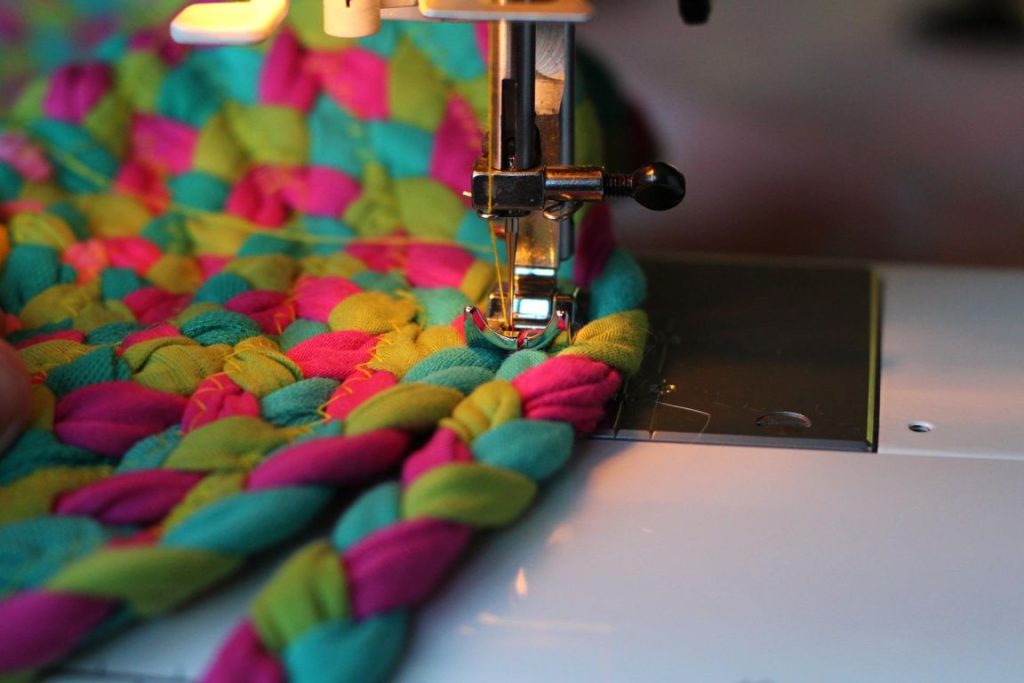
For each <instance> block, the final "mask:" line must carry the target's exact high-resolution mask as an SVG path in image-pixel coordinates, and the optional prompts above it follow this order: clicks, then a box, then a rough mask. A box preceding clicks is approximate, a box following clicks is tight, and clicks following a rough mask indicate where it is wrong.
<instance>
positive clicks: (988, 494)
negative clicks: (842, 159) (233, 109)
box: [53, 0, 1024, 683]
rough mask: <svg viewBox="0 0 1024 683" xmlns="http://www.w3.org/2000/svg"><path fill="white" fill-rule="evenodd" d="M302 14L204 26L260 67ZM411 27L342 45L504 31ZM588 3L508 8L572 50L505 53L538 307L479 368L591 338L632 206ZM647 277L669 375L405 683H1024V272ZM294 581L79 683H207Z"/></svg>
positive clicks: (368, 24) (517, 279) (720, 266)
mask: <svg viewBox="0 0 1024 683" xmlns="http://www.w3.org/2000/svg"><path fill="white" fill-rule="evenodd" d="M283 4H284V3H282V2H278V3H274V2H266V3H250V4H249V6H245V5H240V6H236V7H233V6H229V5H216V4H211V5H202V6H196V7H194V8H190V10H188V11H189V12H192V14H183V15H182V16H181V23H179V24H178V30H179V31H185V32H186V33H185V34H180V35H181V37H184V38H187V37H188V35H193V36H205V39H209V38H210V37H211V34H210V33H209V28H210V26H218V27H223V26H224V25H223V24H219V23H217V21H215V20H217V16H216V14H217V13H218V12H232V13H234V14H233V15H232V16H231V17H230V18H231V19H232V22H231V23H230V24H229V25H228V29H230V30H228V29H223V30H225V31H227V32H226V33H224V34H223V35H219V36H213V37H217V38H218V39H223V40H227V39H231V40H235V39H238V40H250V39H252V38H253V37H254V36H255V35H257V33H259V32H261V31H264V30H271V29H272V28H273V26H274V25H275V24H276V23H277V22H278V21H280V18H281V17H282V16H283V14H281V12H282V11H283V10H282V8H281V5H283ZM235 5H238V3H235ZM413 5H415V3H411V2H408V3H407V2H401V0H399V2H389V1H388V0H384V2H365V3H363V2H360V0H352V2H351V5H350V4H349V3H348V2H346V1H345V0H337V1H336V2H332V0H328V2H327V3H325V8H326V9H327V12H326V15H325V18H326V21H325V28H326V29H327V30H328V31H332V32H335V33H343V32H344V33H343V34H345V35H352V34H353V33H354V34H357V35H358V34H362V33H365V32H367V31H371V30H373V28H374V27H375V26H376V25H377V23H378V22H379V21H380V19H381V17H383V18H385V19H389V18H410V17H413V16H414V17H415V18H418V19H421V18H423V17H427V18H431V17H432V16H433V18H454V17H453V16H448V17H446V16H445V15H444V14H443V12H450V11H458V12H463V14H461V15H459V17H458V18H462V19H475V20H478V19H488V18H495V15H494V14H487V13H489V12H493V11H498V10H497V9H495V8H494V7H490V6H482V5H481V4H480V3H478V2H475V1H474V0H444V1H441V0H437V1H435V0H420V2H419V4H418V5H415V6H413ZM585 6H586V5H585V3H583V2H568V1H564V2H563V1H562V0H552V1H551V2H538V3H530V4H526V3H524V4H522V5H517V4H515V3H509V4H506V5H502V6H501V8H500V9H501V11H505V12H513V13H514V12H519V13H522V14H520V18H523V19H529V20H531V21H538V22H539V21H541V20H543V19H545V18H548V19H552V18H553V19H554V20H555V22H556V24H558V25H559V26H558V28H557V30H552V29H549V28H538V29H537V31H536V32H535V34H534V38H533V39H531V38H530V36H529V35H528V34H529V32H528V31H527V32H525V33H527V35H525V36H524V31H523V30H522V28H523V27H522V26H518V25H516V22H511V23H504V24H503V25H499V27H498V28H497V29H496V35H497V37H498V40H497V41H495V42H494V43H493V44H494V45H496V47H495V55H496V56H497V57H500V58H501V59H499V60H498V61H499V63H500V64H499V67H498V68H497V69H495V74H496V75H495V76H493V78H494V80H493V81H492V86H493V88H494V90H495V92H494V94H493V97H494V98H495V102H496V104H497V105H498V106H496V107H494V110H495V111H496V112H498V115H497V118H495V119H494V120H492V121H491V135H490V137H489V143H488V150H489V152H488V154H487V155H485V156H484V157H483V158H482V159H481V162H480V163H479V164H478V166H477V168H476V170H475V171H474V173H473V176H472V178H471V179H467V184H468V185H470V186H471V188H472V189H471V194H472V199H473V202H474V204H475V205H476V207H477V209H478V210H480V211H481V212H482V213H484V214H486V215H488V216H492V217H493V219H494V220H495V222H496V223H497V224H498V225H497V226H496V227H497V229H498V230H499V231H500V232H501V234H502V236H503V238H504V239H505V240H506V244H507V253H508V256H509V263H508V264H507V270H508V272H509V273H511V274H512V275H513V284H512V285H511V286H510V287H508V289H507V290H498V291H496V292H495V294H494V296H493V297H492V300H491V301H492V303H491V306H490V307H489V308H488V309H487V310H484V311H477V312H474V314H473V315H472V316H469V319H470V322H471V324H472V327H471V328H470V332H471V334H476V337H475V341H476V342H477V343H486V344H492V343H493V344H497V345H499V346H504V347H506V348H520V347H523V346H533V345H542V344H544V343H546V342H548V341H550V337H551V335H552V334H557V333H560V332H562V331H565V330H571V327H572V324H573V315H574V309H573V301H572V294H571V293H560V292H557V291H554V290H553V289H552V280H551V279H550V278H551V276H552V273H551V272H550V271H551V268H554V267H557V263H558V261H559V260H560V259H561V258H562V257H563V256H565V255H566V254H567V253H569V252H570V250H571V239H570V236H571V234H572V224H571V220H570V219H571V211H570V209H572V208H574V206H575V203H576V202H579V201H585V200H597V199H600V198H602V197H603V196H606V195H609V194H615V193H617V191H618V188H619V187H620V186H627V185H628V181H626V180H623V179H620V178H619V177H617V176H613V175H610V174H606V173H605V172H604V171H602V170H600V169H582V170H581V169H576V168H573V167H572V154H571V137H572V135H571V126H566V123H565V119H564V118H562V117H563V116H564V112H565V110H564V108H560V109H557V110H556V109H555V105H556V104H558V105H559V107H564V102H563V99H564V98H562V97H561V96H560V95H559V94H557V93H558V92H564V90H565V89H570V84H571V78H572V75H571V66H570V65H571V61H572V60H571V59H570V58H568V57H567V55H569V54H571V49H570V48H571V46H572V42H573V31H572V28H571V24H572V23H574V22H575V21H579V20H582V19H583V18H585V16H584V15H585V12H584V10H582V9H580V8H582V7H585ZM556 8H557V11H556ZM549 10H551V12H550V13H546V12H548V11H549ZM699 10H700V8H697V13H698V14H700V11H699ZM587 11H589V10H587ZM690 11H694V10H693V9H692V5H691V10H690ZM344 12H350V14H349V15H347V17H348V19H347V20H346V21H341V19H340V17H342V16H343V14H344ZM432 12H433V13H435V14H433V15H431V13H432ZM466 12H469V14H466ZM472 12H476V13H477V14H473V13H472ZM532 12H537V14H532ZM559 12H564V14H559ZM572 12H576V14H573V13H572ZM545 13H546V14H545ZM542 15H543V16H542ZM185 19H188V20H189V21H184V20H185ZM504 19H505V21H506V22H508V17H505V18H504ZM190 22H191V23H190ZM211 22H212V23H211ZM218 30H221V29H218ZM188 31H193V32H195V31H198V33H193V34H187V32H188ZM204 31H206V33H204ZM531 40H535V41H536V42H533V43H532V44H534V45H536V46H538V47H541V46H551V49H550V50H549V51H545V52H544V54H545V55H547V57H550V58H551V60H552V61H551V62H550V64H551V65H553V66H549V62H546V61H543V60H540V59H538V61H537V62H535V63H534V67H536V68H535V69H533V70H531V69H530V68H529V64H526V63H525V62H528V61H529V60H528V57H529V53H530V49H529V46H530V45H531ZM541 63H543V64H544V67H543V68H544V69H545V70H544V71H541V67H540V64H541ZM531 71H537V72H540V73H541V74H542V75H543V77H544V78H543V79H539V80H538V81H537V82H538V83H539V84H543V86H544V87H547V86H548V85H551V84H548V83H547V81H546V80H544V79H548V78H550V79H551V80H553V81H555V85H554V86H552V92H549V93H547V94H546V95H545V96H544V97H538V98H536V99H535V100H534V102H533V106H532V107H529V106H526V105H527V104H529V102H528V99H527V98H526V97H524V96H523V93H522V88H519V90H518V91H517V90H516V87H518V86H502V85H500V84H501V83H504V82H508V81H511V82H513V83H524V82H528V81H529V80H530V78H529V77H526V76H524V74H528V73H530V72H531ZM559 89H561V90H559ZM526 90H529V88H526ZM540 90H541V87H538V88H537V89H536V90H535V92H539V91H540ZM531 112H532V113H533V114H534V116H535V119H536V122H537V128H539V129H540V131H541V140H542V142H543V144H542V151H541V153H540V154H534V152H535V151H531V150H530V147H531V145H529V144H526V141H525V140H524V136H523V135H522V131H527V130H533V129H534V125H533V123H532V122H528V121H526V120H525V119H523V120H520V118H519V115H524V116H526V115H527V114H529V113H531ZM503 115H504V116H503ZM526 118H529V117H528V116H526ZM509 122H511V123H512V126H511V128H509V126H508V125H507V124H508V123H509ZM496 131H497V132H496ZM503 131H504V132H503ZM509 131H512V132H511V133H509ZM545 131H548V132H549V133H552V132H553V133H560V134H561V138H560V142H559V144H554V142H553V141H554V140H559V138H558V137H557V136H555V137H545ZM524 145H525V147H524ZM531 155H533V156H531ZM524 159H525V161H524ZM565 169H569V170H565ZM648 171H650V172H645V173H641V174H639V176H638V177H636V178H635V181H634V182H633V188H632V191H635V190H637V189H638V188H639V189H640V190H641V191H640V194H641V195H642V194H643V188H648V189H649V188H654V189H655V190H656V192H655V194H656V195H657V201H654V202H653V203H655V204H658V205H667V204H670V203H672V202H675V201H677V200H678V199H679V198H681V195H682V189H683V185H682V182H681V176H677V175H675V174H674V173H673V172H672V171H670V170H668V169H666V168H664V167H658V168H657V169H648ZM629 180H634V179H633V178H632V177H629ZM505 183H509V184H510V185H511V188H510V189H507V191H506V186H505ZM524 188H525V189H524ZM609 190H611V192H609ZM520 191H522V193H520ZM641 200H643V197H641ZM655 208H659V207H658V206H656V207H655ZM641 261H642V263H643V264H644V268H645V270H646V272H647V275H648V279H649V282H650V285H651V286H650V288H649V289H650V296H649V301H648V304H647V308H648V312H649V314H650V316H651V321H652V336H651V345H650V347H649V349H648V352H647V354H646V357H645V362H644V366H643V368H642V369H641V371H640V373H639V374H638V375H637V376H636V377H634V378H633V379H632V380H630V382H629V384H628V386H627V387H626V390H625V391H624V392H623V397H622V399H621V401H620V402H619V404H618V405H617V406H615V408H614V409H613V410H611V411H610V414H609V419H608V423H607V424H606V426H605V429H604V430H603V431H602V432H601V433H599V434H598V435H597V436H596V437H595V438H593V439H591V440H589V441H588V442H586V443H585V444H584V445H583V447H582V448H580V452H579V454H578V456H577V461H576V463H575V464H574V465H573V466H572V467H570V468H569V470H568V471H567V472H566V473H565V474H564V476H562V477H560V478H559V479H558V480H557V481H556V482H555V483H554V484H553V485H552V486H551V487H550V488H548V489H547V490H546V491H545V492H544V495H543V496H542V499H541V501H540V502H539V504H538V506H537V507H536V509H535V510H534V511H533V512H531V514H530V515H529V516H528V517H527V518H526V519H524V520H522V521H521V522H520V523H519V524H518V525H516V526H515V527H514V528H512V529H509V530H507V531H505V532H503V533H502V534H500V535H499V536H498V537H496V538H493V539H488V542H487V543H486V544H485V545H484V546H483V547H480V548H479V549H478V551H477V553H476V554H475V556H474V557H473V558H472V559H471V561H470V562H469V563H468V564H467V566H464V567H462V568H461V570H460V572H459V574H458V576H457V577H456V578H455V579H454V580H453V581H452V582H451V583H450V585H449V586H448V587H447V588H446V590H445V591H444V592H443V594H442V595H439V596H437V597H436V599H435V600H434V601H433V602H432V604H431V605H430V606H429V607H428V608H427V609H426V610H425V611H424V612H423V613H422V614H421V615H420V616H419V618H418V620H417V622H418V623H417V628H416V633H415V636H414V638H413V642H412V645H411V647H410V650H409V652H408V653H407V655H406V657H405V659H404V661H403V664H402V668H401V669H400V671H399V672H398V676H397V678H398V680H400V681H404V682H421V681H482V680H485V681H524V680H531V681H576V680H581V681H582V680H587V681H589V680H595V681H669V680H671V681H695V682H701V683H703V682H707V681H729V682H731V683H738V682H740V681H745V682H747V683H755V682H757V683H768V682H777V683H783V682H786V683H789V682H794V681H798V682H799V681H828V682H832V681H851V682H853V681H857V682H859V681H875V682H879V681H917V680H928V681H951V682H952V681H957V682H959V681H968V680H970V681H1004V680H1018V679H1021V678H1024V655H1022V654H1021V650H1020V647H1019V635H1020V633H1022V632H1024V587H1022V583H1021V581H1020V580H1019V578H1018V577H1019V574H1020V571H1021V568H1024V543H1022V542H1021V541H1022V540H1024V539H1022V538H1021V536H1022V534H1021V532H1020V531H1019V524H1018V520H1020V519H1024V497H1022V496H1021V495H1020V492H1021V491H1022V490H1024V464H1022V463H1021V462H1020V461H1021V460H1024V388H1022V382H1021V369H1022V368H1024V344H1022V343H1021V342H1022V341H1024V317H1022V316H1021V315H1020V311H1019V303H1018V302H1019V301H1021V300H1024V274H1022V273H1019V272H1012V271H979V270H959V271H951V270H943V269H933V268H917V267H891V266H877V267H872V268H866V267H854V266H847V265H835V264H806V263H794V262H761V261H749V260H740V259H733V260H724V261H723V260H721V259H714V260H713V259H707V258H703V257H696V256H689V257H686V256H671V257H665V256H648V257H646V258H645V257H643V255H641ZM509 300H511V301H512V302H514V303H513V304H512V305H511V306H510V307H509V306H508V303H507V302H508V301H509ZM502 301H505V302H506V308H504V309H502V307H501V303H502ZM267 571H269V567H268V568H265V569H264V570H262V571H259V570H257V571H255V572H252V573H251V574H250V575H249V576H248V577H247V578H246V580H244V581H243V582H241V583H240V584H239V585H237V586H236V587H234V588H233V589H232V590H229V591H226V592H223V593H221V594H219V595H217V596H214V597H213V599H212V600H209V601H204V603H203V604H200V605H196V606H194V607H192V608H190V609H188V610H184V611H182V612H180V613H178V614H175V615H172V616H170V617H169V618H166V619H163V620H160V621H158V622H155V623H151V624H147V625H145V626H142V627H140V628H138V629H137V630H135V631H133V632H132V633H130V634H127V635H126V636H124V637H123V638H122V639H121V640H120V641H118V642H115V643H111V644H110V645H107V646H105V647H103V648H100V649H99V650H97V651H95V652H92V653H89V654H87V655H86V656H85V657H84V658H82V659H80V660H78V661H76V662H73V663H71V664H70V665H69V666H68V667H67V669H66V671H65V672H64V673H62V674H58V675H57V676H55V677H54V679H53V680H55V681H66V682H67V683H70V682H72V681H78V682H80V683H81V682H83V681H90V680H110V679H111V678H113V677H117V676H120V677H123V676H131V677H133V678H134V679H135V680H147V681H156V680H191V679H192V678H194V677H196V676H197V675H199V674H200V673H201V672H202V670H203V667H204V665H205V663H206V662H207V661H209V658H210V656H211V655H212V653H213V651H214V648H215V647H216V645H217V643H218V642H219V641H220V639H221V638H222V636H223V634H224V633H226V632H227V630H228V629H229V628H230V626H231V625H232V624H233V622H234V620H235V618H236V617H237V615H238V614H241V613H242V611H243V609H244V606H245V604H246V602H247V601H248V599H249V598H250V597H251V595H252V594H253V593H254V592H255V590H256V589H257V588H258V587H259V586H260V585H261V584H262V582H263V581H264V580H265V579H266V575H267Z"/></svg>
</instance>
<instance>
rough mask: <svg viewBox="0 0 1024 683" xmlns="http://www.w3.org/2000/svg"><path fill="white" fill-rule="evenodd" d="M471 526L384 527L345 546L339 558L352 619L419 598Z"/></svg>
mask: <svg viewBox="0 0 1024 683" xmlns="http://www.w3.org/2000/svg"><path fill="white" fill-rule="evenodd" d="M472 535H473V530H472V528H470V527H467V526H463V525H461V524H452V523H450V522H442V521H439V520H436V519H414V520H411V521H405V522H400V523H398V524H395V525H393V526H389V527H386V528H384V529H382V530H381V531H378V532H377V533H375V534H373V535H371V536H368V537H367V538H364V539H363V540H362V541H360V542H359V543H357V544H356V545H354V546H352V547H351V548H349V550H348V551H347V552H346V553H345V554H344V556H343V559H342V562H343V563H344V566H345V575H346V576H347V577H348V581H349V590H350V595H351V598H350V599H351V605H352V613H353V616H355V618H356V619H365V618H366V617H369V616H371V615H374V614H379V613H382V612H387V611H389V610H393V609H397V608H399V607H407V606H411V605H415V604H417V603H419V602H420V601H422V600H423V599H424V598H426V597H427V595H429V594H430V592H431V591H433V590H434V588H435V587H436V586H437V584H438V583H439V582H440V581H441V579H443V578H444V576H445V574H446V573H447V572H448V570H449V569H450V568H451V566H452V565H453V564H454V563H455V560H457V559H458V557H459V555H460V554H461V553H462V550H463V549H464V548H465V547H466V545H467V544H468V543H469V539H470V537H471V536H472Z"/></svg>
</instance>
